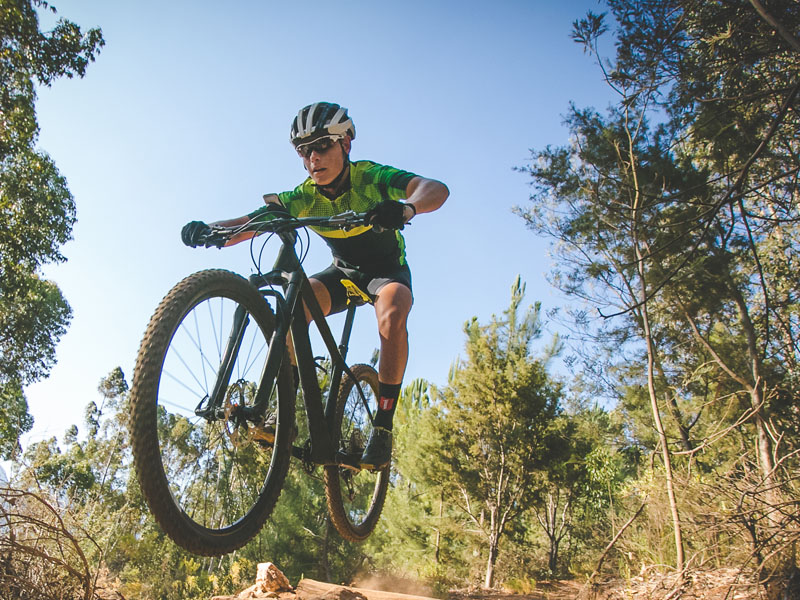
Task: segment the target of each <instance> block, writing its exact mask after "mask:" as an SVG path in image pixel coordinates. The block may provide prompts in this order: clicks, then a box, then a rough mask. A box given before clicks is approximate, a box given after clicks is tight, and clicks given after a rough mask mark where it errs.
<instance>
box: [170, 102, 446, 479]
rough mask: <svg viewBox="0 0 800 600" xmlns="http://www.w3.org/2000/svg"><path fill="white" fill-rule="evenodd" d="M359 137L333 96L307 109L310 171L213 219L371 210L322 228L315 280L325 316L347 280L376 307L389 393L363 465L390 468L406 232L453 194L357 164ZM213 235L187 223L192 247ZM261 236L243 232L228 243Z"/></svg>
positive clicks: (299, 134) (401, 369)
mask: <svg viewBox="0 0 800 600" xmlns="http://www.w3.org/2000/svg"><path fill="white" fill-rule="evenodd" d="M355 137H356V130H355V126H354V124H353V121H352V119H351V118H350V117H349V116H348V114H347V109H346V108H343V107H341V106H339V105H338V104H332V103H329V102H317V103H315V104H311V105H309V106H306V107H304V108H303V109H301V110H300V112H299V113H298V114H297V116H296V117H295V119H294V121H293V122H292V129H291V142H292V144H293V145H294V147H295V149H296V150H297V153H298V154H299V155H300V157H301V158H302V160H303V167H304V168H305V169H306V171H307V172H308V174H309V177H308V178H307V179H306V180H305V181H304V182H303V183H301V184H300V185H299V186H297V187H296V188H295V189H294V190H292V191H287V192H281V193H278V194H266V195H264V202H265V206H262V207H260V208H259V209H257V210H255V211H254V212H252V213H250V214H248V215H246V216H244V217H239V218H236V219H230V220H224V221H218V222H216V223H212V225H221V226H226V227H232V226H237V225H244V224H245V223H247V222H248V221H250V220H251V219H253V218H257V217H260V216H264V215H275V216H281V215H284V216H288V215H291V216H292V217H307V216H317V217H319V216H333V215H336V214H340V213H343V212H345V211H349V210H352V211H355V212H358V213H364V212H366V213H368V214H369V223H370V224H369V225H365V226H363V227H357V228H354V229H351V230H348V231H342V230H340V229H333V230H331V229H325V228H315V231H316V232H317V233H318V234H319V235H321V236H322V237H323V239H324V240H325V241H326V242H327V244H328V246H329V247H330V249H331V253H332V254H333V264H331V266H330V267H328V268H327V269H325V270H324V271H322V272H321V273H317V274H316V275H313V276H311V277H310V278H309V280H310V282H311V286H312V288H313V290H314V294H315V295H316V298H317V301H318V302H319V304H320V307H321V308H322V311H323V313H324V314H325V315H328V314H334V313H337V312H340V311H342V310H344V309H345V307H346V304H347V295H346V289H345V287H344V286H343V285H342V284H341V281H342V280H343V279H349V280H351V281H353V282H354V283H355V284H356V285H357V286H358V287H359V288H360V289H361V290H363V291H364V292H366V293H367V295H368V296H369V297H370V299H371V300H372V301H373V304H374V306H375V315H376V317H377V321H378V334H379V336H380V362H379V365H378V379H379V396H380V398H379V404H378V410H377V411H376V415H375V421H374V428H373V431H372V434H371V435H370V438H369V441H368V442H367V446H366V448H365V449H364V454H363V456H362V457H361V467H362V468H367V469H381V468H383V467H385V466H386V465H387V464H388V463H389V462H390V460H391V454H392V420H393V417H394V412H395V409H396V407H397V398H398V396H399V394H400V388H401V385H402V382H403V375H404V374H405V369H406V364H407V362H408V331H407V329H406V323H407V320H408V314H409V312H410V311H411V305H412V304H413V296H412V293H411V271H410V269H409V266H408V263H407V262H406V255H405V241H404V239H403V236H402V235H401V233H400V231H399V230H400V229H403V227H404V226H405V225H406V224H407V223H408V222H409V221H410V220H411V219H412V218H414V217H415V216H416V215H417V214H419V213H426V212H432V211H434V210H436V209H438V208H439V207H440V206H442V204H444V202H445V200H446V199H447V197H448V195H449V190H448V189H447V186H445V185H444V184H443V183H441V182H439V181H436V180H433V179H426V178H424V177H420V176H419V175H415V174H414V173H410V172H408V171H402V170H400V169H395V168H394V167H390V166H386V165H380V164H377V163H374V162H371V161H367V160H360V161H353V162H351V161H350V146H351V142H352V141H353V140H354V139H355ZM401 200H402V202H401ZM209 231H210V226H209V225H207V224H205V223H203V222H200V221H192V222H191V223H188V224H187V225H185V226H184V228H183V230H182V231H181V238H182V240H183V242H184V244H186V245H187V246H192V247H197V246H198V245H200V242H199V240H200V239H202V238H203V237H204V236H205V235H206V234H207V233H208V232H209ZM254 235H256V234H255V233H253V232H244V233H240V234H238V235H236V236H235V237H233V238H231V239H230V240H229V241H228V242H227V243H226V245H228V246H229V245H233V244H236V243H239V242H242V241H244V240H247V239H250V238H251V237H253V236H254ZM307 318H309V320H310V316H308V315H307Z"/></svg>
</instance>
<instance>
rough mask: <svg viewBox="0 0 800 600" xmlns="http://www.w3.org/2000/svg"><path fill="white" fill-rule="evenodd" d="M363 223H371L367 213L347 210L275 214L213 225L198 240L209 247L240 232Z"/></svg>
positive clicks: (360, 224)
mask: <svg viewBox="0 0 800 600" xmlns="http://www.w3.org/2000/svg"><path fill="white" fill-rule="evenodd" d="M362 225H369V221H368V216H367V213H356V212H354V211H347V212H344V213H341V214H338V215H333V216H332V217H289V216H286V217H284V216H274V217H273V218H271V219H269V220H263V219H261V218H259V217H256V218H254V219H252V220H250V221H248V222H247V223H245V224H244V225H234V226H231V227H225V226H222V225H211V226H210V230H209V232H208V233H207V234H206V235H202V236H199V239H198V241H199V242H200V243H201V244H203V245H205V246H206V247H207V248H208V247H210V246H217V247H222V246H224V245H225V243H226V242H227V241H228V240H230V239H231V238H232V237H233V236H234V235H237V234H239V233H246V232H254V233H255V234H256V235H260V234H262V233H285V232H289V231H294V230H296V229H300V228H301V227H338V228H339V229H344V230H348V229H352V228H354V227H359V226H362Z"/></svg>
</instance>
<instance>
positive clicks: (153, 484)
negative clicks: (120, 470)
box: [130, 270, 294, 556]
mask: <svg viewBox="0 0 800 600" xmlns="http://www.w3.org/2000/svg"><path fill="white" fill-rule="evenodd" d="M274 330H275V317H274V315H273V313H272V310H271V309H270V307H269V305H268V304H267V302H266V301H265V299H264V298H263V296H262V295H261V294H260V293H259V291H258V290H257V289H256V288H255V287H253V286H252V285H251V284H250V283H249V282H248V281H247V280H245V279H244V278H242V277H241V276H239V275H236V274H235V273H231V272H228V271H222V270H207V271H201V272H199V273H195V274H193V275H190V276H189V277H187V278H186V279H184V280H183V281H181V282H180V283H179V284H178V285H176V286H175V287H174V288H173V289H172V290H171V291H170V292H169V293H168V294H167V295H166V296H165V297H164V299H163V300H162V301H161V304H160V305H159V306H158V309H157V310H156V312H155V314H154V315H153V317H152V319H151V320H150V324H149V325H148V327H147V331H146V332H145V336H144V339H143V340H142V344H141V347H140V348H139V354H138V356H137V359H136V367H135V369H134V375H133V385H132V386H131V394H130V404H131V408H130V410H131V418H130V428H131V437H132V446H133V457H134V462H135V465H136V473H137V476H138V479H139V484H140V486H141V489H142V493H143V495H144V498H145V500H146V501H147V504H148V505H149V507H150V510H151V511H152V513H153V516H154V517H155V519H156V521H158V523H159V525H160V526H161V527H162V529H163V530H164V531H165V532H166V533H167V534H168V535H169V536H170V537H171V538H172V540H173V541H174V542H175V543H176V544H178V545H179V546H181V547H182V548H184V549H186V550H188V551H190V552H193V553H195V554H202V555H207V556H215V555H221V554H225V553H227V552H231V551H233V550H235V549H237V548H240V547H241V546H243V545H244V544H246V543H247V542H248V541H249V540H250V539H251V538H252V537H254V536H255V535H256V534H257V533H258V531H259V530H260V529H261V527H262V525H263V524H264V521H265V520H266V519H267V517H268V516H269V514H270V512H271V511H272V508H273V507H274V505H275V503H276V502H277V499H278V495H279V494H280V492H281V487H282V486H283V481H284V479H285V477H286V472H287V470H288V468H289V460H290V458H291V441H290V432H291V429H292V425H293V421H294V398H293V397H292V389H293V388H292V384H291V375H290V372H289V371H288V367H287V365H288V361H283V365H282V367H281V369H280V372H279V374H278V377H277V385H274V386H273V381H266V382H264V385H266V386H269V389H266V390H265V392H262V393H261V395H262V396H266V397H268V398H269V411H270V412H271V413H273V414H276V415H277V423H274V422H273V423H272V424H270V423H265V422H264V416H263V415H262V416H261V417H257V416H254V415H252V414H249V413H248V409H249V408H250V407H252V405H253V403H254V399H255V398H256V395H257V394H258V393H259V386H261V385H262V373H263V371H264V364H265V361H266V357H267V352H268V349H269V344H270V343H271V341H272V334H273V331H274ZM215 387H216V388H217V390H218V391H219V398H220V401H219V405H217V406H212V405H210V403H209V398H210V397H211V396H212V395H213V390H214V388H215ZM276 389H277V393H276ZM278 398H280V402H278Z"/></svg>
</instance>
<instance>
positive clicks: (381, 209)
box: [367, 200, 406, 229]
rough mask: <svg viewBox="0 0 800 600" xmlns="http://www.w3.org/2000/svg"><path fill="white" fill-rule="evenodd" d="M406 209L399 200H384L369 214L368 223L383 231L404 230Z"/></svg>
mask: <svg viewBox="0 0 800 600" xmlns="http://www.w3.org/2000/svg"><path fill="white" fill-rule="evenodd" d="M405 207H406V205H405V204H404V203H403V202H398V201H397V200H384V201H383V202H381V203H380V204H378V205H377V206H375V207H374V208H373V209H372V210H370V211H369V212H368V213H367V221H368V222H369V223H371V224H372V225H377V226H379V227H382V228H383V229H402V228H403V226H405V224H406V219H405Z"/></svg>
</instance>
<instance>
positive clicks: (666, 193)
mask: <svg viewBox="0 0 800 600" xmlns="http://www.w3.org/2000/svg"><path fill="white" fill-rule="evenodd" d="M607 5H608V6H609V8H610V9H611V14H612V15H613V17H614V19H615V21H616V23H615V26H616V27H615V30H614V34H615V37H616V45H615V49H616V57H615V60H613V61H606V60H605V59H604V58H603V57H600V56H599V53H598V47H599V46H598V37H599V36H601V35H602V34H603V33H604V32H605V31H608V30H610V27H609V25H608V23H607V22H606V19H605V16H604V15H603V16H597V15H593V14H589V15H588V16H587V17H586V18H585V19H582V20H578V21H576V22H575V25H574V32H573V37H574V39H575V40H576V41H577V42H579V43H581V44H582V45H583V46H584V48H585V49H586V50H587V52H590V53H593V54H598V58H599V59H600V60H601V61H602V65H603V67H604V74H605V75H606V78H607V81H608V83H609V85H610V86H611V87H612V88H613V89H614V90H615V91H616V92H617V93H618V94H619V102H618V103H617V104H616V105H615V106H612V107H611V108H610V109H609V110H608V112H607V114H606V115H600V114H599V113H597V112H596V111H594V110H588V109H580V108H577V107H571V109H570V111H569V115H568V117H567V124H568V126H569V128H570V131H571V138H572V143H571V144H570V145H569V146H565V147H562V148H546V149H545V150H542V151H538V152H535V153H534V156H533V157H532V160H531V163H530V165H529V166H528V167H526V169H525V171H527V172H528V173H529V174H530V175H531V176H532V179H533V188H534V192H533V194H532V196H531V200H532V202H531V205H530V206H528V207H526V208H525V209H519V210H518V213H519V214H520V216H522V217H523V218H524V219H525V220H526V222H527V223H528V225H529V226H531V227H532V228H533V229H534V230H535V231H537V232H539V233H543V234H545V235H547V236H550V237H551V239H552V240H553V241H554V244H553V249H554V255H555V258H556V268H555V270H554V272H553V274H552V279H553V281H554V283H555V284H556V285H558V286H559V287H560V288H561V289H562V290H564V291H565V292H567V293H568V294H570V295H572V296H573V297H574V298H575V299H576V300H578V301H580V302H586V303H588V304H589V305H590V306H591V307H592V309H593V310H591V311H587V310H585V309H583V310H581V309H580V308H579V309H573V310H571V311H568V312H567V313H566V315H567V317H572V319H573V320H572V325H573V326H574V329H575V331H576V336H575V337H576V339H577V340H579V342H578V344H579V345H578V346H577V347H575V348H574V349H573V350H574V351H575V353H576V355H577V357H578V359H583V365H584V374H585V376H586V377H587V378H589V377H591V378H594V381H593V384H594V385H595V386H596V387H597V388H598V389H599V390H601V392H602V394H603V395H604V396H605V397H607V398H611V399H613V400H615V401H616V402H617V409H616V414H617V415H618V416H619V417H620V418H622V419H623V420H624V422H626V430H627V431H626V435H628V436H630V437H631V438H632V439H634V440H635V441H636V445H637V446H641V447H643V448H647V449H651V450H656V449H657V447H658V446H659V445H660V444H661V443H662V442H661V441H660V440H659V438H658V436H656V435H655V431H654V428H653V419H654V417H655V416H658V415H660V414H662V413H663V414H664V416H665V418H664V423H665V430H666V444H667V445H668V446H669V449H670V450H673V451H675V450H679V451H680V452H681V454H680V455H678V458H676V459H675V460H676V463H675V464H676V465H677V466H678V467H679V469H680V470H679V471H678V472H677V473H676V477H677V478H679V479H680V482H681V484H682V485H684V486H685V487H686V490H687V491H686V492H685V493H686V494H694V493H696V489H697V488H696V487H695V486H694V485H693V483H692V482H693V477H692V476H690V475H691V474H694V473H697V472H698V470H699V473H701V474H702V475H703V476H704V477H706V476H708V477H711V473H712V472H713V473H715V474H716V477H718V478H719V479H718V480H716V481H717V482H718V484H719V486H720V488H724V487H726V486H727V487H729V488H730V487H735V488H737V489H739V490H740V491H741V493H743V494H744V496H743V497H748V498H750V497H752V498H754V500H753V503H752V504H751V505H749V506H748V507H744V506H742V508H741V510H742V513H741V517H740V518H741V521H740V522H741V529H740V531H739V535H740V536H741V537H742V539H744V540H747V543H753V541H754V540H755V546H756V547H760V545H761V544H767V545H770V544H772V546H771V547H772V548H773V550H772V551H774V548H776V547H780V545H781V544H784V545H785V544H786V543H787V540H789V539H791V535H792V534H788V533H787V532H786V529H785V527H787V526H788V524H789V523H790V522H792V519H794V518H795V517H792V516H791V515H793V514H794V515H796V514H797V511H798V505H797V503H796V502H794V501H793V500H792V497H793V496H792V492H791V491H790V489H791V488H792V486H793V482H794V480H795V476H794V475H793V474H792V473H793V470H794V469H796V467H797V462H796V459H795V452H796V449H797V445H796V443H795V440H797V439H798V438H797V437H796V436H795V435H794V434H795V433H796V432H797V426H796V422H797V409H796V403H794V407H793V408H790V404H791V403H790V402H788V401H787V399H788V398H790V397H795V398H796V390H797V388H796V386H797V381H798V376H797V373H798V366H797V365H798V358H800V357H799V356H798V350H797V349H798V343H797V340H798V339H800V320H798V319H797V314H798V307H799V306H800V305H798V298H800V287H798V278H797V277H796V275H794V273H795V272H796V271H795V269H794V267H795V266H796V265H795V263H796V262H797V259H798V252H797V249H798V247H800V246H799V245H798V242H800V237H798V234H799V233H800V230H798V228H797V223H798V222H799V221H800V219H798V216H799V215H798V212H797V211H798V207H797V202H796V198H797V193H798V189H797V177H796V174H797V172H798V169H800V161H798V154H797V151H796V142H795V140H796V132H797V131H798V128H800V120H798V113H797V111H796V110H794V108H793V107H796V105H797V94H798V87H797V83H796V82H797V79H798V75H800V67H798V65H800V63H798V61H797V39H796V37H795V38H792V36H793V35H795V34H791V33H788V32H793V31H797V27H798V25H800V8H799V7H798V4H797V3H796V2H791V1H784V0H779V1H777V2H774V3H770V4H769V6H767V7H766V9H765V10H766V12H767V13H768V14H767V15H764V14H760V13H759V12H758V11H757V10H756V9H755V8H754V5H753V3H750V2H747V1H745V0H739V1H734V2H725V3H715V2H700V1H694V0H669V1H666V2H632V1H628V0H609V1H608V2H607ZM776 22H777V23H782V24H783V25H784V26H785V29H783V30H781V29H780V28H777V27H776V26H775V25H774V23H776ZM598 308H599V314H600V315H602V316H603V317H616V318H614V319H610V318H604V319H597V320H594V319H592V318H591V315H592V313H594V314H597V309H598ZM645 342H646V345H645ZM648 358H649V359H651V360H652V362H650V363H649V364H650V367H651V369H650V371H649V372H648V371H647V370H645V365H647V364H648V361H647V359H648ZM571 364H573V365H575V364H579V363H578V362H577V360H575V361H573V362H572V363H571ZM648 377H650V378H651V379H650V380H648ZM650 384H651V385H652V389H653V392H652V393H653V395H654V396H655V399H656V401H657V404H658V406H657V409H656V410H655V411H651V410H648V408H647V405H648V404H649V402H650V399H651V398H650V394H649V393H648V385H650ZM767 422H769V426H767V425H765V423H767ZM767 429H769V432H767ZM778 439H780V440H781V441H780V442H778V444H777V445H775V444H774V442H775V441H776V440H778ZM778 447H780V449H779V448H778ZM587 456H589V457H591V456H593V455H592V454H587ZM594 458H601V457H600V456H599V455H594ZM778 463H780V464H781V465H782V466H781V467H780V468H779V469H778V470H777V471H775V470H774V467H775V466H777V464H778ZM590 466H591V463H590ZM604 470H605V469H604V468H602V469H600V471H601V472H602V471H604ZM754 470H755V472H759V473H760V475H761V477H762V480H764V481H772V482H773V483H774V484H775V485H776V486H778V487H780V488H781V489H782V490H783V492H781V493H782V494H784V495H783V496H782V498H783V500H781V499H780V498H779V496H780V495H781V493H778V492H777V488H772V491H769V490H768V489H767V488H769V485H766V486H762V485H760V484H756V483H754V482H753V481H752V480H751V479H750V477H752V474H753V472H754ZM794 472H796V471H794ZM711 480H713V477H712V479H711ZM711 480H709V481H707V484H709V482H710V481H711ZM777 480H779V481H780V482H781V483H780V484H778V483H777ZM653 485H657V484H653ZM646 487H647V486H643V489H644V488H646ZM711 487H716V486H713V485H712V486H711ZM744 489H749V490H750V491H749V492H747V493H745V492H744V491H743V490H744ZM690 490H691V491H690ZM690 497H691V496H688V495H687V496H685V497H683V498H679V500H678V504H679V505H680V506H681V510H684V509H685V510H687V511H689V513H688V514H689V515H693V516H694V515H697V516H696V517H685V518H684V519H682V520H683V521H689V522H694V519H697V521H698V522H703V523H704V524H705V525H706V526H707V527H709V528H716V529H714V531H715V532H718V531H719V528H720V525H719V524H720V523H721V522H723V521H725V519H726V518H728V517H729V516H730V515H726V516H725V517H723V516H722V514H721V513H720V514H719V515H717V516H718V518H716V519H712V518H707V515H706V514H703V513H702V509H700V507H698V506H697V505H695V504H693V503H692V502H689V501H688V500H689V498H690ZM755 498H758V499H757V500H756V499H755ZM654 502H656V501H655V500H654ZM657 504H658V506H659V508H660V509H662V511H661V513H660V514H659V515H658V517H659V518H662V519H663V518H666V516H665V515H666V512H665V511H664V510H663V509H664V508H665V507H666V503H665V502H661V501H660V500H659V501H658V502H657ZM779 505H780V506H789V505H791V506H792V509H790V510H788V511H782V515H783V516H782V517H781V519H783V521H782V522H783V525H782V526H781V527H776V523H777V521H778V520H779V519H777V518H776V516H775V515H776V513H775V512H774V511H775V507H777V506H779ZM711 506H714V505H713V503H712V504H709V507H711ZM670 509H671V507H670ZM723 512H724V511H723ZM655 514H656V513H655V512H654V513H652V514H651V515H650V516H651V517H652V518H655ZM770 514H771V515H772V516H771V517H768V516H766V515H770ZM644 529H647V528H646V527H644V526H642V525H639V524H637V526H636V527H635V528H634V530H635V531H639V530H644ZM701 529H702V528H700V529H691V531H692V535H693V537H692V538H690V539H689V540H688V545H689V547H691V548H692V549H694V550H696V549H698V548H699V547H701V546H702V545H703V544H704V543H705V542H706V541H707V540H708V539H709V537H713V536H709V535H708V534H707V533H701ZM652 533H653V535H649V536H648V537H647V539H646V540H645V541H644V542H643V543H642V544H641V546H640V547H639V550H638V551H640V552H642V553H643V554H645V555H646V556H644V557H643V559H644V560H646V561H650V560H655V561H662V562H663V561H669V560H670V558H671V556H670V552H669V551H668V550H665V548H664V547H663V546H661V544H662V543H663V539H662V534H663V533H664V532H663V531H662V532H660V533H659V532H652ZM781 540H783V541H781ZM645 548H649V550H648V551H645V550H644V549H645ZM656 548H657V550H656ZM729 550H730V548H729V547H726V551H729ZM649 551H652V553H649V554H648V553H647V552H649ZM759 552H760V550H755V553H756V555H758V554H759ZM731 556H733V555H731Z"/></svg>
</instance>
